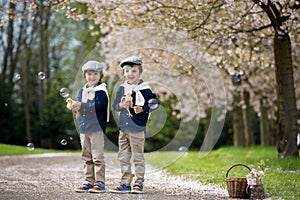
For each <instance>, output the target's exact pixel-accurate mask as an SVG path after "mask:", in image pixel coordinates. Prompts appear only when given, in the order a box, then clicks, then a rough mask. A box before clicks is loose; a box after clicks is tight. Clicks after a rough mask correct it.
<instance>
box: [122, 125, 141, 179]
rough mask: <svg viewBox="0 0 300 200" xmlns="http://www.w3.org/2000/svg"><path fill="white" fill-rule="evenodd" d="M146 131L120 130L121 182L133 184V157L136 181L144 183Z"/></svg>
mask: <svg viewBox="0 0 300 200" xmlns="http://www.w3.org/2000/svg"><path fill="white" fill-rule="evenodd" d="M144 144H145V134H144V132H143V131H142V132H135V133H132V132H129V131H120V134H119V154H118V158H119V161H120V165H121V173H122V177H121V183H125V184H126V185H131V173H132V172H131V162H130V160H131V158H132V160H133V164H134V167H135V178H136V180H135V183H138V184H141V185H143V183H144V176H145V158H144Z"/></svg>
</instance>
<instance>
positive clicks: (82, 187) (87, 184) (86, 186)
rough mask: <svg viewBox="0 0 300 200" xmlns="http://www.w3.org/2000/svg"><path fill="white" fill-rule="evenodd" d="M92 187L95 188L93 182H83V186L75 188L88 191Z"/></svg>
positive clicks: (79, 190)
mask: <svg viewBox="0 0 300 200" xmlns="http://www.w3.org/2000/svg"><path fill="white" fill-rule="evenodd" d="M91 188H93V185H92V184H89V183H85V184H83V186H81V187H78V188H75V189H74V190H75V192H87V191H89V189H91Z"/></svg>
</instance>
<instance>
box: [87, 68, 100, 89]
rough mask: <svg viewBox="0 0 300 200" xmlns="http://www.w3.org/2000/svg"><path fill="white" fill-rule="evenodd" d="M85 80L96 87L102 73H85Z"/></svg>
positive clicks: (89, 71) (90, 71)
mask: <svg viewBox="0 0 300 200" xmlns="http://www.w3.org/2000/svg"><path fill="white" fill-rule="evenodd" d="M85 80H86V81H87V82H88V85H89V86H94V85H95V84H97V83H98V82H99V81H100V72H99V71H92V70H87V71H86V72H85Z"/></svg>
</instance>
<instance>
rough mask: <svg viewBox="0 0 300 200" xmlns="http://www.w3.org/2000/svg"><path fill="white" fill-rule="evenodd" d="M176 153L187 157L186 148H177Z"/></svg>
mask: <svg viewBox="0 0 300 200" xmlns="http://www.w3.org/2000/svg"><path fill="white" fill-rule="evenodd" d="M178 151H179V152H181V153H182V155H183V156H187V155H188V148H187V147H186V146H180V147H179V148H178Z"/></svg>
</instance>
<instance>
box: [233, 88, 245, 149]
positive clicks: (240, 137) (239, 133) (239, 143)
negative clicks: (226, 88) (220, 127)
mask: <svg viewBox="0 0 300 200" xmlns="http://www.w3.org/2000/svg"><path fill="white" fill-rule="evenodd" d="M233 98H234V108H233V111H232V112H233V145H234V146H235V147H244V146H245V137H244V130H245V129H244V124H243V119H242V117H241V116H242V115H243V111H242V109H241V107H240V106H239V105H238V103H239V102H240V101H241V96H240V93H239V92H236V93H234V96H233Z"/></svg>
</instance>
